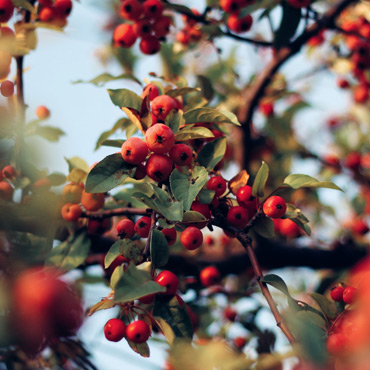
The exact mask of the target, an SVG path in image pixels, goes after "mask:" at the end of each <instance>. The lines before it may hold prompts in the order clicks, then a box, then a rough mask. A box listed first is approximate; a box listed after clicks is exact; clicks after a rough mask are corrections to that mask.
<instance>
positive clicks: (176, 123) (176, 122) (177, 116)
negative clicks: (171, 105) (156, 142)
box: [165, 110, 185, 135]
mask: <svg viewBox="0 0 370 370" xmlns="http://www.w3.org/2000/svg"><path fill="white" fill-rule="evenodd" d="M183 115H184V112H183V111H182V110H178V111H175V110H172V111H171V112H170V114H169V115H168V116H167V117H166V120H165V124H166V125H167V126H169V127H170V128H171V130H172V132H173V133H174V134H175V135H176V134H177V133H178V131H179V128H180V126H182V125H183V124H184V123H185V120H184V119H183Z"/></svg>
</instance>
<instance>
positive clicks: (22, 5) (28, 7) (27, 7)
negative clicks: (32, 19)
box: [12, 0, 37, 15]
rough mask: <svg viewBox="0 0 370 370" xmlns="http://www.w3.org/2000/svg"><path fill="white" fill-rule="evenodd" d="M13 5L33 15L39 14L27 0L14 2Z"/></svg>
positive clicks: (15, 0)
mask: <svg viewBox="0 0 370 370" xmlns="http://www.w3.org/2000/svg"><path fill="white" fill-rule="evenodd" d="M12 3H13V5H14V6H15V7H16V8H22V9H25V10H28V11H29V12H31V13H32V14H35V15H36V14H37V12H36V9H35V8H34V7H33V6H32V5H31V3H30V2H29V1H27V0H12Z"/></svg>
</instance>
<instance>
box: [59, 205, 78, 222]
mask: <svg viewBox="0 0 370 370" xmlns="http://www.w3.org/2000/svg"><path fill="white" fill-rule="evenodd" d="M61 212H62V217H63V219H64V220H65V221H68V222H76V221H77V220H78V219H79V218H80V217H81V215H82V209H81V206H80V205H79V204H72V203H67V204H65V205H64V206H63V207H62V211H61Z"/></svg>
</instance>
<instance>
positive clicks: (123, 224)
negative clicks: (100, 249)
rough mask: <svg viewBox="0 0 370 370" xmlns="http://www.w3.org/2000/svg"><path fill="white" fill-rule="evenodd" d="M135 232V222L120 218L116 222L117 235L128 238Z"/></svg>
mask: <svg viewBox="0 0 370 370" xmlns="http://www.w3.org/2000/svg"><path fill="white" fill-rule="evenodd" d="M134 234H135V224H134V223H133V222H132V221H131V220H129V219H125V220H120V221H119V222H118V223H117V235H118V236H119V237H121V239H124V238H127V239H130V238H132V237H133V236H134Z"/></svg>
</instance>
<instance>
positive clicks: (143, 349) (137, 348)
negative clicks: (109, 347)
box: [125, 338, 150, 358]
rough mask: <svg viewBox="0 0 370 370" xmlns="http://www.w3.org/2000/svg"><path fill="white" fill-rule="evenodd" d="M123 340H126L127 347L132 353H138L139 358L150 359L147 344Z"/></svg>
mask: <svg viewBox="0 0 370 370" xmlns="http://www.w3.org/2000/svg"><path fill="white" fill-rule="evenodd" d="M125 339H126V340H127V343H128V345H129V346H130V347H131V349H132V350H133V351H134V352H136V353H138V354H139V355H140V356H142V357H145V358H147V357H150V348H149V345H148V343H147V342H144V343H134V342H131V341H130V340H128V339H127V338H125Z"/></svg>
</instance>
